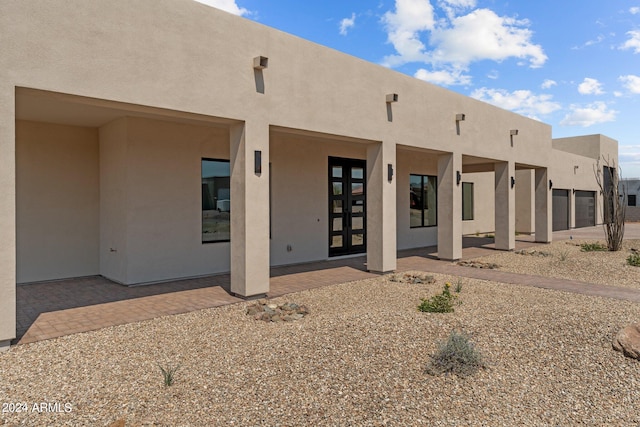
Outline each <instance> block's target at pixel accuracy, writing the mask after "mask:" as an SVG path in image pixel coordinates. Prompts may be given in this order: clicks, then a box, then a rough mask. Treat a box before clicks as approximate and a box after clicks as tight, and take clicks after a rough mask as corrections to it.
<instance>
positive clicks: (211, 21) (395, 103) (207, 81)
mask: <svg viewBox="0 0 640 427" xmlns="http://www.w3.org/2000/svg"><path fill="white" fill-rule="evenodd" d="M0 40H2V42H1V43H0V52H1V54H0V343H2V344H1V345H2V346H5V347H6V346H7V345H8V343H9V341H10V340H11V339H12V338H14V337H15V330H16V324H15V317H16V286H22V285H23V284H28V283H32V282H38V281H48V280H57V279H63V278H71V277H81V276H89V275H102V276H104V277H106V278H108V279H110V280H113V281H115V282H118V283H121V284H123V285H134V284H148V283H154V282H161V281H168V280H173V279H178V278H186V277H196V276H204V275H212V274H216V273H223V272H230V277H231V291H232V292H233V293H235V294H237V295H239V296H243V297H253V296H256V295H261V294H264V293H266V292H267V291H268V290H269V268H270V266H275V265H286V264H294V263H302V262H309V261H318V260H326V259H329V258H331V257H338V256H351V255H353V254H366V265H367V268H368V269H369V270H371V271H376V272H388V271H392V270H394V269H395V267H396V254H397V251H398V250H402V249H407V248H416V247H425V246H433V245H437V246H438V256H439V257H440V258H442V259H447V260H454V259H458V258H460V256H461V251H462V236H463V234H471V233H475V232H494V233H495V246H496V248H497V249H502V250H512V249H514V247H515V235H516V231H518V232H523V233H533V234H535V240H536V241H539V242H549V241H550V240H551V238H552V230H553V229H554V228H558V229H559V228H562V227H565V228H568V227H575V226H581V225H586V224H592V223H593V224H595V223H598V222H601V220H602V219H601V214H600V213H598V212H599V211H598V206H600V205H601V196H600V195H599V194H598V192H597V191H596V190H597V186H596V183H595V179H594V176H593V164H594V163H595V161H596V159H597V158H598V157H599V156H601V155H603V154H604V155H607V156H609V157H611V158H614V159H615V160H616V161H617V143H616V142H615V141H614V140H611V139H609V138H607V137H604V136H601V135H592V136H588V137H576V138H565V139H559V140H552V137H551V127H550V126H548V125H546V124H544V123H541V122H539V121H536V120H532V119H529V118H526V117H523V116H520V115H518V114H515V113H512V112H509V111H505V110H502V109H500V108H496V107H494V106H491V105H488V104H486V103H483V102H480V101H478V100H475V99H472V98H469V97H466V96H463V95H460V94H457V93H454V92H451V91H449V90H446V89H444V88H441V87H438V86H435V85H431V84H427V83H424V82H422V81H419V80H416V79H414V78H411V77H409V76H406V75H403V74H400V73H397V72H394V71H392V70H389V69H386V68H383V67H381V66H379V65H375V64H371V63H368V62H365V61H362V60H360V59H357V58H354V57H351V56H349V55H346V54H343V53H340V52H337V51H334V50H332V49H329V48H326V47H323V46H319V45H317V44H314V43H311V42H308V41H305V40H302V39H300V38H298V37H294V36H292V35H289V34H285V33H283V32H281V31H278V30H275V29H272V28H268V27H266V26H263V25H261V24H258V23H256V22H252V21H249V20H246V19H243V18H240V17H237V16H233V15H231V14H228V13H225V12H222V11H219V10H217V9H213V8H211V7H207V6H205V5H202V4H200V3H197V2H194V1H191V0H137V1H136V2H131V1H130V0H110V1H86V0H64V1H63V0H59V1H52V0H21V1H5V2H1V3H0ZM556 211H557V212H556ZM25 286H26V285H25Z"/></svg>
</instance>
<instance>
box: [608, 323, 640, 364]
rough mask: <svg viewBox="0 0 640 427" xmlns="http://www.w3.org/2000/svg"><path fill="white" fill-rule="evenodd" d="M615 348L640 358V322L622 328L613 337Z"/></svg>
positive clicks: (632, 356) (629, 355)
mask: <svg viewBox="0 0 640 427" xmlns="http://www.w3.org/2000/svg"><path fill="white" fill-rule="evenodd" d="M612 344H613V349H614V350H616V351H620V352H622V353H623V354H624V355H625V356H627V357H631V358H634V359H638V360H640V322H638V323H635V324H633V325H628V326H626V327H625V328H623V329H621V330H620V331H619V332H618V333H617V335H616V336H615V338H613V343H612Z"/></svg>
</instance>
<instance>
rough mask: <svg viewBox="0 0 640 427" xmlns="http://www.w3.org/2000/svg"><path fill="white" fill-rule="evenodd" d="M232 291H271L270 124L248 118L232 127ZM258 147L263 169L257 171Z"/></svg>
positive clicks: (244, 293) (246, 294) (256, 293)
mask: <svg viewBox="0 0 640 427" xmlns="http://www.w3.org/2000/svg"><path fill="white" fill-rule="evenodd" d="M230 149H231V151H230V156H231V159H230V161H231V292H232V293H234V294H236V295H238V296H241V297H254V296H262V295H264V294H266V293H267V292H269V125H268V124H267V123H266V122H260V121H257V122H252V121H247V122H245V123H244V124H238V125H234V126H232V127H231V129H230ZM256 151H259V152H260V163H261V165H260V166H261V169H262V170H261V172H256V170H255V163H256V157H255V156H256V154H255V153H256Z"/></svg>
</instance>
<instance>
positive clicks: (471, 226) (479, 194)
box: [461, 172, 496, 234]
mask: <svg viewBox="0 0 640 427" xmlns="http://www.w3.org/2000/svg"><path fill="white" fill-rule="evenodd" d="M462 182H472V183H473V192H474V195H473V204H474V206H473V207H474V211H473V220H470V221H462V234H476V233H488V232H493V231H495V229H496V228H495V215H494V210H495V199H496V192H495V174H494V173H493V172H473V173H463V174H462ZM461 185H462V184H461Z"/></svg>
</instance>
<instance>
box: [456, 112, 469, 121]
mask: <svg viewBox="0 0 640 427" xmlns="http://www.w3.org/2000/svg"><path fill="white" fill-rule="evenodd" d="M466 117H467V116H465V115H464V114H456V122H464V119H465V118H466Z"/></svg>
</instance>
